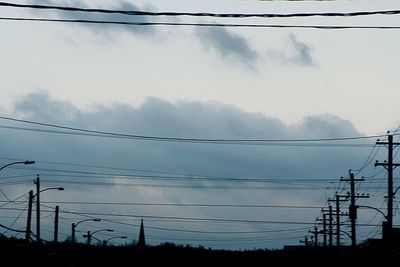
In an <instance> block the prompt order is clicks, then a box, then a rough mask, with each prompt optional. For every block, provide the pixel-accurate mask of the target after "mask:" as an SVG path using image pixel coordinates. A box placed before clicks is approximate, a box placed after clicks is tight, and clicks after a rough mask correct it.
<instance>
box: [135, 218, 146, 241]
mask: <svg viewBox="0 0 400 267" xmlns="http://www.w3.org/2000/svg"><path fill="white" fill-rule="evenodd" d="M137 245H138V246H139V247H144V246H146V241H145V238H144V227H143V219H142V221H141V223H140V232H139V241H138V243H137Z"/></svg>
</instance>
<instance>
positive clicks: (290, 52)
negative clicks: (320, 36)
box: [266, 34, 315, 67]
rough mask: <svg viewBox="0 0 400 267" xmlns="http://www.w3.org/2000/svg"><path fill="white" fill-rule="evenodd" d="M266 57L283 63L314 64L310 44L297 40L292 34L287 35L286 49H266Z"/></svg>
mask: <svg viewBox="0 0 400 267" xmlns="http://www.w3.org/2000/svg"><path fill="white" fill-rule="evenodd" d="M266 57H267V58H268V59H270V60H273V61H275V62H277V63H280V64H285V65H287V64H291V65H298V66H306V67H307V66H314V65H315V59H314V58H313V55H312V48H311V46H310V45H309V44H307V43H305V42H302V41H299V40H298V38H297V37H296V35H294V34H290V35H289V38H288V45H287V48H286V49H275V48H271V49H268V50H267V53H266Z"/></svg>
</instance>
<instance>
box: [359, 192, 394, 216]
mask: <svg viewBox="0 0 400 267" xmlns="http://www.w3.org/2000/svg"><path fill="white" fill-rule="evenodd" d="M396 191H397V190H396ZM357 208H368V209H372V210H375V211H377V212H379V213H380V214H382V216H383V217H384V218H385V219H386V220H387V215H386V214H385V213H384V212H383V211H381V210H380V209H377V208H375V207H371V206H358V205H357Z"/></svg>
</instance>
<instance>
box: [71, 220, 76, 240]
mask: <svg viewBox="0 0 400 267" xmlns="http://www.w3.org/2000/svg"><path fill="white" fill-rule="evenodd" d="M75 228H76V224H75V223H72V232H71V243H72V244H75Z"/></svg>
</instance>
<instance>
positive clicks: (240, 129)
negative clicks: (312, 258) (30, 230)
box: [0, 93, 369, 248]
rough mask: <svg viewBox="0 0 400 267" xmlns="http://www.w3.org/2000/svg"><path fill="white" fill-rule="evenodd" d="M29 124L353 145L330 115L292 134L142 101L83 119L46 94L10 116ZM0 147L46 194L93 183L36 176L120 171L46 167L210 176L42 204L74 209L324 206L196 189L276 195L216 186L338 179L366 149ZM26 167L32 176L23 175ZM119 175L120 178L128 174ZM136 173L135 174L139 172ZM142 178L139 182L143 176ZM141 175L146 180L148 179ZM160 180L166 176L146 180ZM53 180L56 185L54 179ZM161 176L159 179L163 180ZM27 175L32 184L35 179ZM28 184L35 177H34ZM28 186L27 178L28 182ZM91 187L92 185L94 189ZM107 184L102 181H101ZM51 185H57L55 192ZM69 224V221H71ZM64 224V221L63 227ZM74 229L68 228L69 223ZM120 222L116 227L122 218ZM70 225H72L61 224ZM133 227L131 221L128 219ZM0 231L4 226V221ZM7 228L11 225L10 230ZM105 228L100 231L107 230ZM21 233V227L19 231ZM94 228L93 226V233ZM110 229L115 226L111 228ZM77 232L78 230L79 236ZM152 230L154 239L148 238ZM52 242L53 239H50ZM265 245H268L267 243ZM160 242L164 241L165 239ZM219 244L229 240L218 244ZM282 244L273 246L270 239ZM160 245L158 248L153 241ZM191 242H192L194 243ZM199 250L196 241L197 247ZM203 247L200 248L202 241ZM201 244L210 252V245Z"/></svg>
mask: <svg viewBox="0 0 400 267" xmlns="http://www.w3.org/2000/svg"><path fill="white" fill-rule="evenodd" d="M8 116H11V117H19V118H24V119H29V120H34V121H40V122H47V123H54V124H60V125H66V126H71V127H81V128H85V129H91V130H100V131H111V132H121V133H130V134H137V135H152V136H169V137H184V138H185V137H191V138H228V139H236V138H239V139H246V138H272V139H274V138H312V137H337V136H355V135H357V136H358V135H360V133H359V132H358V131H357V130H356V129H355V127H354V126H353V125H352V123H351V122H349V121H347V120H344V119H341V118H339V117H336V116H332V115H319V116H310V117H306V118H304V119H303V121H302V122H301V123H299V124H298V125H296V126H294V125H287V124H285V123H283V122H282V121H281V120H279V119H276V118H271V117H267V116H265V115H263V114H257V113H247V112H245V111H243V110H241V109H239V108H237V107H234V106H228V105H224V104H221V103H202V102H185V101H181V102H176V103H170V102H166V101H163V100H161V99H157V98H149V99H147V100H146V101H145V102H144V103H143V104H142V105H141V106H139V107H132V106H129V105H125V104H115V105H113V106H110V107H104V106H98V107H96V108H94V109H92V110H91V111H82V110H80V109H78V108H76V107H74V106H73V105H72V104H70V103H68V102H65V101H60V100H54V99H52V98H51V97H49V96H48V95H47V94H45V93H34V94H30V95H27V96H25V97H23V98H21V99H20V100H18V101H17V102H16V103H15V106H14V111H13V113H12V114H8ZM1 124H2V125H12V126H22V127H29V128H33V127H36V126H32V125H31V126H29V125H21V124H15V123H10V122H4V121H2V122H1ZM0 138H1V140H7V142H3V143H2V150H1V156H2V157H3V159H2V160H1V163H6V162H9V161H7V160H5V159H4V158H5V157H7V158H15V159H32V160H37V161H38V163H37V164H36V166H34V167H29V166H27V167H25V168H26V169H29V168H38V169H30V170H31V171H28V174H29V173H31V174H32V171H33V173H34V174H36V173H38V174H40V175H41V177H42V179H43V187H45V186H55V185H56V184H54V183H46V181H48V180H52V179H53V180H54V179H58V181H60V182H58V183H60V184H62V181H63V179H65V181H71V180H72V181H86V182H87V181H90V182H93V181H95V182H98V180H93V179H92V178H87V177H86V178H85V177H73V175H72V176H70V177H55V176H54V174H55V172H54V171H53V172H49V171H44V170H43V168H53V169H54V168H55V169H67V170H79V171H95V172H110V173H116V172H124V171H122V170H110V169H107V170H104V169H101V168H100V167H97V168H89V167H77V166H65V165H62V166H58V165H54V164H53V165H51V164H47V163H46V161H52V162H64V163H77V164H89V165H96V166H112V167H118V168H130V169H140V170H148V171H168V172H174V173H178V174H186V175H187V177H193V175H195V174H197V175H208V176H216V178H215V179H214V181H188V182H184V181H178V182H177V181H168V180H167V181H165V180H163V181H142V180H140V179H138V180H134V181H133V182H136V183H141V184H143V183H145V184H149V183H152V184H160V183H163V184H165V183H169V184H171V183H172V184H185V185H194V186H200V187H197V188H191V189H187V188H186V189H184V188H181V189H179V188H175V189H171V188H157V187H156V188H153V187H141V186H136V187H128V186H117V185H116V186H88V185H74V184H65V185H64V186H65V187H66V189H67V190H66V191H65V192H63V193H57V194H56V193H51V192H49V193H47V194H44V195H43V197H42V198H43V200H65V201H71V200H75V201H76V200H79V201H123V202H129V201H134V202H135V201H136V202H142V203H143V202H145V203H157V202H161V203H171V202H172V203H236V204H237V203H241V204H245V203H258V204H298V205H299V204H304V205H324V200H325V193H326V192H325V191H324V190H322V189H321V190H315V191H311V192H310V191H301V190H295V191H290V190H289V191H280V190H257V189H253V190H233V189H227V190H216V189H202V188H201V186H210V185H212V186H216V185H217V186H232V185H233V186H239V187H240V186H253V187H258V186H277V185H280V184H279V180H278V184H276V183H275V184H272V185H271V184H243V183H240V184H238V183H234V182H223V181H218V179H219V178H218V177H230V178H277V179H279V178H282V179H300V178H327V179H328V178H329V179H335V178H339V177H340V176H342V175H343V174H346V172H347V170H348V169H349V168H357V167H359V165H361V163H362V162H363V160H364V159H365V157H366V156H367V154H368V152H369V150H368V149H349V148H321V147H281V146H278V147H274V146H242V145H212V144H195V143H167V142H156V141H138V140H126V139H113V138H100V137H88V136H74V135H59V134H51V133H37V132H29V131H21V130H10V129H8V130H7V129H2V130H1V131H0ZM28 167H29V168H28ZM13 171H15V170H12V169H9V170H8V171H7V172H6V173H7V174H6V173H3V174H2V175H11V173H12V172H13ZM125 172H126V171H125ZM136 173H137V172H136ZM141 174H142V175H143V173H141ZM145 174H146V173H145ZM147 174H152V175H154V174H157V175H163V173H159V172H158V173H154V172H152V173H147ZM52 175H53V176H52ZM164 175H165V174H164ZM32 176H34V175H33V174H32ZM32 178H33V177H32ZM26 179H28V180H29V181H31V180H32V179H31V178H26ZM91 179H92V180H91ZM101 181H103V182H104V180H101ZM105 181H111V182H118V181H123V182H132V181H131V180H129V181H127V180H124V179H123V177H118V175H114V176H113V175H110V177H107V179H106V180H105ZM57 185H58V184H57ZM3 189H4V190H5V192H6V193H7V194H8V195H9V196H10V197H13V196H17V195H18V194H20V193H21V192H22V193H23V192H25V191H26V192H27V191H28V190H29V189H33V184H32V185H30V186H28V185H21V186H19V187H17V186H16V185H15V186H8V187H3ZM63 208H65V209H72V210H87V211H90V212H102V213H104V212H112V213H115V212H120V213H128V214H141V215H143V214H148V215H154V214H156V215H164V216H186V217H225V218H243V219H253V220H254V219H255V220H257V219H259V220H287V221H313V220H314V219H315V216H318V214H319V210H306V211H305V210H299V211H296V210H295V211H290V212H288V211H287V210H277V209H275V210H268V212H265V211H262V212H260V211H259V210H254V209H244V210H240V212H239V213H238V211H237V210H235V209H204V208H191V209H187V208H186V209H185V208H177V207H175V208H159V207H140V206H136V207H118V208H115V207H107V206H104V207H98V206H90V207H88V206H86V207H82V206H76V207H75V206H65V205H64V207H63ZM75 217H76V216H75ZM64 220H67V219H64ZM71 220H73V219H71ZM121 220H122V219H121ZM68 222H69V223H70V221H68ZM133 222H134V223H136V224H137V219H136V220H135V219H133ZM4 223H5V224H6V225H9V224H7V222H4ZM8 223H11V222H8ZM43 225H44V226H43V227H46V225H47V227H48V228H50V229H51V228H52V226H51V220H50V221H49V220H47V221H46V220H45V221H44V222H43ZM147 225H152V226H155V227H161V226H163V227H172V228H179V227H183V228H186V229H197V230H203V231H204V230H206V231H210V230H214V231H215V230H217V231H218V230H219V231H221V230H225V231H226V230H229V229H231V230H233V231H236V230H239V231H254V230H260V229H281V227H286V228H293V226H290V225H289V226H288V225H284V226H280V225H268V226H263V227H262V226H260V225H252V224H245V223H243V224H241V225H236V226H235V227H234V226H229V227H228V228H226V227H227V226H224V225H215V224H214V225H213V224H211V223H209V224H204V223H203V224H201V225H196V224H189V225H183V226H182V224H179V223H176V222H169V223H168V222H157V221H148V222H147ZM104 226H106V225H105V224H104V225H102V226H97V227H104ZM21 227H23V223H22V226H21ZM63 227H64V228H65V229H64V228H63V229H61V231H64V233H65V235H66V236H68V233H69V231H70V230H69V229H70V227H69V226H68V223H64V226H63ZM92 227H96V225H94V226H92ZM108 227H116V226H115V225H112V224H111V225H109V226H108ZM118 227H119V228H118V229H120V230H121V231H125V232H128V233H129V232H130V233H133V234H134V235H136V231H137V228H135V227H130V226H121V225H118ZM82 230H83V229H82ZM154 231H155V232H154ZM152 233H153V235H157V236H161V237H162V238H161V240H164V241H167V240H170V239H172V238H177V237H178V238H179V237H181V238H196V239H199V236H197V237H193V235H191V236H189V237H188V236H187V234H185V233H176V232H165V231H164V232H163V231H161V232H159V233H158V232H157V231H156V230H153V232H152ZM48 234H49V235H50V236H51V233H48ZM270 237H271V236H269V237H268V238H270ZM163 238H164V239H163ZM201 238H203V239H204V238H205V239H207V238H215V236H214V237H213V236H206V237H205V236H200V239H201ZM225 238H226V236H225ZM277 240H279V238H278V239H277ZM154 242H157V241H154ZM287 242H288V241H287V240H282V241H279V242H278V241H274V240H272V241H265V242H264V243H260V244H258V245H254V244H251V243H245V244H243V243H242V242H239V243H237V244H236V245H231V246H230V245H228V246H227V247H228V248H246V247H247V248H253V247H255V246H261V247H280V246H282V245H283V244H285V243H287ZM192 243H193V242H192ZM194 244H198V242H197V243H196V242H195V243H194ZM203 244H204V242H203ZM205 245H215V243H210V244H207V243H205Z"/></svg>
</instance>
